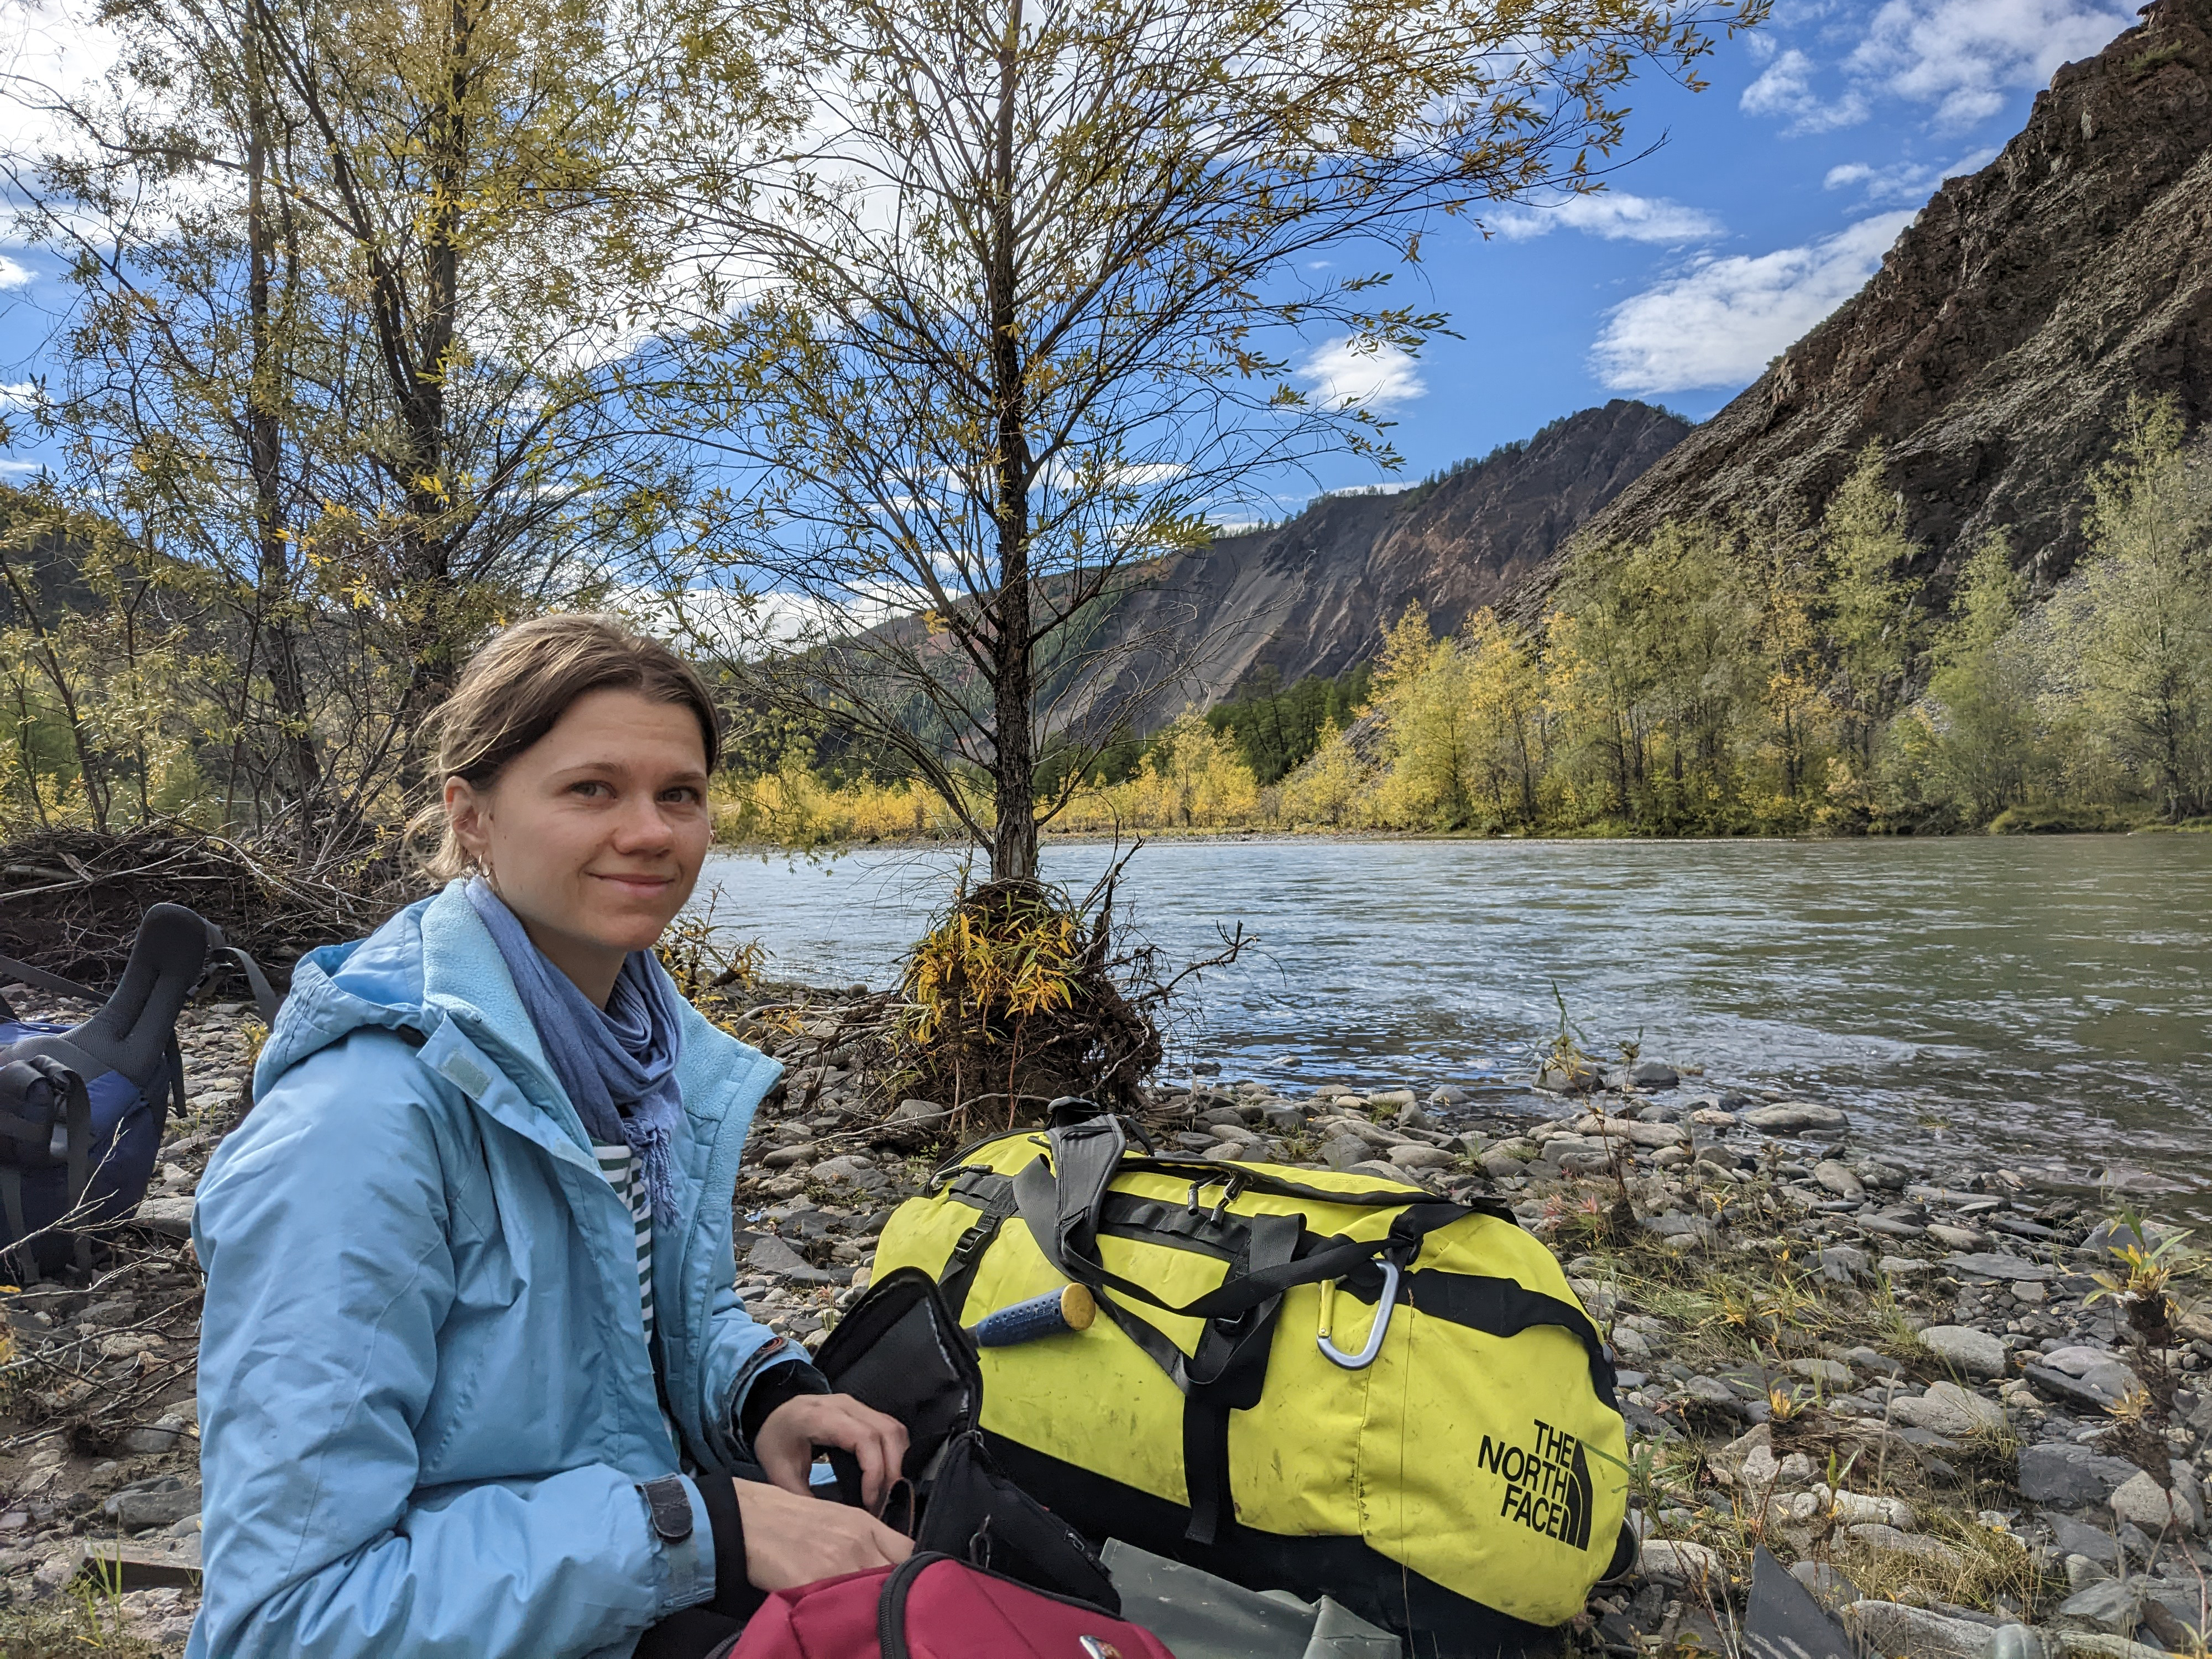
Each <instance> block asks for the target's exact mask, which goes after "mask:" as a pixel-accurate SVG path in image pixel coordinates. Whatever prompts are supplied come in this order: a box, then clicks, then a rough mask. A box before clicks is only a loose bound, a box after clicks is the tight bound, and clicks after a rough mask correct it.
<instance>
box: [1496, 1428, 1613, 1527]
mask: <svg viewBox="0 0 2212 1659" xmlns="http://www.w3.org/2000/svg"><path fill="white" fill-rule="evenodd" d="M1535 1427H1536V1434H1535V1440H1534V1444H1533V1445H1530V1446H1516V1445H1514V1444H1512V1443H1510V1442H1509V1441H1504V1440H1492V1438H1491V1437H1489V1436H1488V1435H1485V1436H1483V1437H1482V1449H1481V1450H1480V1452H1478V1453H1476V1454H1475V1462H1476V1464H1477V1467H1479V1468H1481V1469H1483V1470H1484V1471H1485V1472H1486V1473H1488V1474H1495V1475H1497V1476H1498V1477H1499V1478H1500V1479H1501V1480H1504V1483H1505V1497H1504V1502H1503V1503H1501V1504H1499V1505H1498V1516H1499V1517H1500V1518H1501V1519H1503V1518H1506V1517H1510V1518H1511V1519H1513V1520H1515V1521H1518V1522H1520V1523H1521V1524H1522V1526H1524V1527H1526V1528H1528V1529H1529V1530H1530V1531H1532V1532H1539V1533H1541V1534H1543V1535H1544V1536H1545V1537H1547V1538H1556V1539H1558V1540H1559V1542H1561V1543H1562V1544H1565V1545H1566V1546H1567V1547H1569V1548H1570V1549H1577V1550H1582V1549H1588V1548H1589V1534H1590V1475H1589V1462H1588V1461H1587V1460H1586V1459H1585V1458H1584V1457H1583V1443H1582V1442H1581V1441H1579V1440H1577V1439H1576V1438H1575V1437H1574V1436H1572V1435H1571V1434H1568V1433H1565V1431H1561V1430H1559V1429H1555V1428H1553V1426H1552V1425H1550V1424H1548V1423H1545V1422H1541V1421H1539V1422H1538V1423H1537V1424H1536V1425H1535Z"/></svg>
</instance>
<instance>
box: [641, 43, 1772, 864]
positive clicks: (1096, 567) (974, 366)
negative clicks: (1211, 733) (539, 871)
mask: <svg viewBox="0 0 2212 1659" xmlns="http://www.w3.org/2000/svg"><path fill="white" fill-rule="evenodd" d="M1764 9H1765V0H1692V3H1681V0H1296V3H1292V0H1085V3H1080V4H1078V3H1073V0H805V3H799V0H781V3H778V4H776V5H775V6H774V7H772V8H771V11H772V16H771V17H770V18H769V27H772V28H773V30H774V32H775V35H776V36H777V38H778V40H779V41H780V42H781V46H782V48H783V50H784V51H785V52H786V53H787V58H788V61H789V62H791V63H792V64H796V65H799V66H803V68H804V70H805V75H806V77H807V82H808V90H809V94H810V98H811V106H810V107H811V114H810V119H809V123H808V126H807V132H808V135H809V143H807V144H806V145H805V146H804V147H803V148H801V149H796V150H794V152H793V154H791V155H789V156H788V157H787V158H786V159H785V161H784V164H783V166H782V167H781V169H780V171H779V172H778V173H776V174H775V176H774V178H773V179H772V181H771V183H770V185H769V186H768V187H766V188H764V189H763V191H762V192H761V194H760V195H759V196H758V197H756V198H754V200H753V201H752V202H751V203H750V205H749V206H748V208H747V210H745V211H744V212H742V213H733V214H729V215H726V216H722V217H721V218H720V220H719V223H720V229H721V233H722V234H721V236H720V240H719V243H718V246H719V249H720V253H721V255H722V263H721V264H720V265H719V266H718V269H719V270H720V272H721V274H722V275H723V276H725V278H726V282H727V284H728V285H727V287H726V289H725V290H724V291H723V297H724V299H725V300H726V304H727V308H726V310H723V311H721V312H720V313H712V314H708V315H702V318H701V319H699V321H698V323H697V325H696V327H695V328H694V329H692V330H691V331H690V332H689V333H688V334H687V335H686V336H684V337H683V338H682V339H680V340H679V341H678V342H676V343H674V344H673V345H672V346H671V349H670V352H669V355H668V356H667V358H666V359H665V361H664V362H661V363H660V364H659V366H658V368H657V370H656V371H655V372H653V373H650V374H647V373H642V372H641V374H640V377H639V380H638V385H639V386H640V389H641V392H650V393H651V394H652V395H653V397H655V398H669V397H673V398H676V399H678V403H679V406H680V409H681V415H680V417H679V418H680V422H681V424H682V426H683V428H684V430H686V431H687V432H688V433H690V434H691V435H694V436H696V437H697V438H699V439H700V440H701V441H705V442H708V443H712V444H714V445H717V446H720V448H721V449H722V451H723V452H724V453H725V455H726V458H727V459H728V460H729V462H730V464H731V465H732V468H733V469H734V470H735V471H736V472H737V473H738V475H739V476H738V477H737V478H736V479H734V480H733V481H732V483H731V486H730V488H731V490H732V496H733V497H734V498H737V499H742V500H743V501H744V502H745V504H746V507H747V508H748V511H749V513H750V526H751V529H752V532H753V534H752V535H751V537H750V538H749V541H748V544H746V545H745V546H744V549H743V550H742V558H743V560H744V562H747V563H749V564H750V566H752V567H753V568H754V570H755V573H756V574H755V580H756V581H757V585H758V586H760V587H762V588H763V589H765V590H766V591H765V592H764V593H763V594H762V595H761V599H760V602H759V603H757V604H756V605H754V606H753V607H752V609H751V610H750V611H749V612H747V613H745V617H744V618H742V619H741V624H740V625H739V626H738V628H737V630H736V631H737V632H738V635H740V638H739V641H738V648H737V649H735V650H733V651H732V653H731V654H732V671H733V673H735V674H736V675H737V676H738V678H739V679H740V680H741V682H742V683H743V684H744V685H745V686H746V687H747V688H748V689H749V690H750V692H751V694H752V695H754V696H757V697H758V698H760V699H762V700H763V701H764V702H772V703H779V704H782V705H784V706H786V707H793V706H796V707H803V708H813V709H815V710H817V711H818V712H819V713H821V714H823V715H824V716H825V717H826V718H827V719H828V720H830V721H831V722H832V723H833V724H834V725H836V726H841V727H842V728H843V729H845V730H846V731H848V732H851V733H852V734H854V736H855V737H856V738H860V739H861V740H863V741H865V742H866V744H869V745H871V746H872V748H873V749H874V750H875V751H876V752H878V753H879V754H882V755H884V756H885V757H891V758H892V760H894V761H895V763H897V764H899V765H902V766H903V767H905V768H907V769H909V770H910V772H911V773H912V774H913V775H915V776H917V777H919V778H921V779H923V780H926V781H927V782H928V783H929V784H930V785H931V786H932V787H934V788H935V789H936V791H937V792H938V793H939V794H940V795H942V796H943V797H944V799H945V801H946V803H947V805H949V806H950V807H951V810H952V811H954V812H955V813H956V814H957V815H958V817H960V819H961V820H962V822H963V823H965V824H966V825H967V827H968V829H969V832H970V833H971V834H972V835H973V836H974V837H975V840H976V841H977V842H978V843H980V844H981V845H983V846H987V848H989V850H990V855H991V862H992V867H993V870H994V873H995V874H997V875H999V876H1000V877H1012V878H1025V877H1028V876H1030V875H1031V874H1033V873H1034V872H1035V870H1036V860H1037V833H1038V827H1039V824H1040V823H1041V821H1044V820H1048V819H1049V817H1051V816H1052V815H1053V813H1054V811H1057V810H1058V808H1059V807H1060V805H1064V803H1065V799H1066V792H1067V790H1068V789H1070V788H1071V787H1073V786H1074V784H1075V783H1076V782H1078V781H1080V780H1081V778H1082V776H1083V775H1084V771H1085V767H1084V765H1083V764H1082V763H1081V754H1082V752H1083V751H1085V749H1086V746H1087V745H1091V744H1096V743H1097V742H1099V741H1100V740H1102V739H1103V738H1105V737H1106V736H1108V735H1109V734H1110V732H1112V731H1113V730H1114V729H1115V728H1116V727H1117V726H1121V725H1123V724H1124V723H1125V722H1127V720H1130V719H1131V718H1133V705H1134V704H1135V703H1136V702H1139V700H1140V699H1141V698H1142V696H1144V694H1145V693H1146V690H1148V689H1150V682H1152V681H1155V680H1157V679H1158V677H1159V676H1158V671H1159V658H1158V653H1157V651H1156V649H1154V648H1153V647H1157V645H1158V641H1147V640H1143V639H1133V638H1132V637H1130V636H1129V635H1128V634H1127V632H1126V631H1125V630H1123V629H1121V628H1120V627H1118V626H1117V623H1116V619H1115V615H1114V611H1115V602H1116V600H1117V599H1118V598H1119V597H1120V596H1121V594H1122V593H1123V592H1125V591H1126V590H1127V587H1128V586H1130V585H1131V584H1132V583H1133V581H1135V580H1141V579H1142V578H1143V577H1144V576H1145V575H1146V573H1147V571H1148V570H1149V569H1150V568H1153V567H1154V565H1155V562H1157V561H1158V560H1160V559H1161V558H1162V557H1163V556H1166V555H1169V554H1171V553H1172V552H1174V551H1175V550H1178V549H1182V548H1186V547H1189V546H1191V545H1194V544H1199V543H1200V542H1202V541H1203V540H1204V539H1205V538H1206V537H1207V535H1208V534H1209V531H1208V527H1207V526H1208V520H1209V517H1210V516H1212V515H1214V514H1218V513H1220V512H1222V511H1223V510H1225V509H1228V508H1232V507H1234V506H1235V504H1237V502H1239V501H1243V500H1245V499H1247V498H1248V497H1249V493H1250V492H1251V490H1252V489H1254V488H1255V484H1254V481H1255V479H1256V478H1258V477H1261V475H1264V474H1268V473H1276V474H1279V471H1280V470H1281V469H1283V468H1285V467H1287V466H1291V465H1295V464H1297V463H1300V462H1303V461H1305V460H1307V459H1310V458H1312V457H1313V456H1315V455H1316V454H1318V453H1322V452H1324V451H1330V450H1337V451H1341V450H1345V449H1350V450H1352V451H1354V452H1357V453H1364V454H1366V455H1369V456H1371V457H1373V458H1374V459H1376V461H1377V462H1378V463H1380V464H1381V465H1384V466H1386V467H1388V466H1391V465H1395V456H1394V455H1393V454H1392V453H1391V452H1390V450H1389V441H1388V437H1387V434H1386V433H1385V431H1384V424H1385V423H1384V422H1382V421H1381V420H1379V419H1378V418H1377V413H1378V411H1377V410H1376V408H1375V407H1374V406H1373V404H1372V402H1371V400H1363V399H1362V398H1360V397H1359V396H1358V395H1357V394H1356V392H1353V391H1352V390H1351V389H1349V388H1346V387H1345V386H1342V385H1339V386H1335V387H1334V388H1331V387H1329V386H1321V387H1315V386H1311V385H1310V383H1309V384H1308V385H1307V386H1301V385H1300V381H1301V380H1302V379H1307V380H1309V381H1310V377H1302V376H1301V375H1300V374H1298V372H1297V365H1298V362H1299V360H1300V357H1301V354H1302V352H1303V351H1304V349H1305V345H1306V344H1307V343H1310V342H1313V341H1315V340H1317V339H1322V338H1328V339H1329V340H1331V341H1332V342H1333V343H1338V344H1340V348H1341V349H1344V350H1347V351H1349V352H1351V353H1352V354H1353V355H1355V356H1356V355H1358V354H1360V353H1367V354H1395V353H1401V352H1407V353H1410V352H1414V351H1417V350H1418V349H1419V347H1420V345H1421V343H1422V342H1423V341H1424V340H1425V338H1426V337H1429V336H1431V334H1432V333H1433V332H1434V331H1436V330H1437V329H1438V328H1439V327H1441V326H1442V325H1443V320H1444V319H1442V318H1440V317H1438V316H1437V315H1435V314H1434V313H1430V312H1427V311H1425V310H1423V309H1421V308H1419V307H1418V306H1416V305H1413V304H1408V303H1404V302H1401V301H1398V300H1397V299H1395V297H1394V294H1393V290H1392V288H1391V285H1390V278H1391V276H1392V275H1393V274H1394V268H1402V267H1403V266H1404V265H1406V264H1411V263H1412V262H1413V261H1414V260H1415V259H1416V258H1417V256H1418V252H1419V245H1420V240H1421V236H1422V234H1423V232H1424V230H1425V228H1428V227H1430V226H1431V225H1432V224H1433V223H1434V222H1436V220H1437V216H1439V215H1452V214H1474V213H1478V212H1479V210H1480V209H1482V208H1483V207H1484V206H1485V205H1486V204H1494V203H1503V202H1510V201H1522V200H1527V199H1529V198H1531V197H1541V196H1545V195H1556V194H1557V193H1559V192H1560V191H1569V192H1571V191H1579V190H1585V189H1591V188H1595V187H1596V186H1597V185H1598V183H1599V179H1598V178H1597V173H1596V169H1595V167H1594V163H1595V161H1597V160H1598V159H1599V158H1601V157H1603V156H1605V155H1607V154H1608V153H1610V152H1611V151H1612V150H1613V149H1614V148H1615V147H1616V146H1617V145H1618V144H1619V143H1620V141H1621V139H1622V137H1623V133H1624V124H1625V121H1626V115H1627V110H1626V106H1625V104H1624V102H1623V98H1624V94H1625V92H1626V88H1627V87H1628V85H1629V82H1630V81H1631V79H1632V76H1633V74H1634V73H1635V72H1636V71H1637V70H1639V69H1640V68H1643V67H1645V66H1656V67H1660V68H1662V69H1664V70H1668V71H1670V72H1673V73H1676V74H1679V75H1681V76H1685V77H1688V78H1690V79H1692V82H1694V76H1693V73H1692V71H1693V69H1694V66H1695V64H1696V62H1697V60H1698V59H1699V58H1700V57H1701V55H1702V54H1703V53H1704V52H1705V51H1706V50H1707V49H1708V46H1709V42H1710V37H1711V33H1712V31H1713V30H1714V29H1716V28H1717V27H1729V28H1733V27H1739V26H1741V25H1743V24H1745V23H1747V22H1750V21H1755V17H1756V15H1758V14H1759V13H1761V12H1763V10H1764ZM696 619H697V620H698V621H699V622H700V623H701V626H702V632H719V633H720V635H722V636H723V637H724V638H725V639H726V638H727V636H728V635H729V634H730V632H731V630H732V622H731V617H730V616H729V615H728V614H726V612H723V613H709V614H703V615H700V616H698V617H697V618H696ZM1071 748H1072V749H1073V750H1076V751H1077V757H1076V759H1075V761H1074V762H1073V763H1071V762H1070V759H1069V756H1068V754H1067V752H1066V751H1067V750H1070V749H1071ZM1047 750H1059V751H1060V752H1059V753H1057V754H1048V753H1047V752H1046V751H1047ZM1047 762H1049V763H1050V764H1049V769H1048V775H1049V776H1051V777H1053V778H1055V779H1059V780H1060V782H1059V783H1057V784H1055V785H1054V786H1052V787H1051V788H1049V789H1048V792H1047V793H1046V796H1045V798H1044V799H1042V800H1041V799H1039V790H1038V780H1039V777H1040V775H1041V769H1043V767H1044V765H1045V763H1047Z"/></svg>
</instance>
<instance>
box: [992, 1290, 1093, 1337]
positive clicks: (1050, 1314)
mask: <svg viewBox="0 0 2212 1659" xmlns="http://www.w3.org/2000/svg"><path fill="white" fill-rule="evenodd" d="M1097 1310H1098V1309H1097V1304H1096V1303H1095V1302H1093V1301H1092V1300H1091V1292H1090V1291H1086V1290H1085V1289H1084V1288H1083V1286H1082V1285H1067V1286H1066V1287H1065V1288H1064V1289H1061V1290H1057V1291H1046V1292H1045V1294H1044V1295H1042V1296H1033V1297H1030V1299H1029V1300H1028V1301H1026V1302H1017V1303H1015V1304H1013V1305H1012V1307H1010V1308H1001V1309H1000V1310H998V1311H997V1312H996V1313H991V1314H986V1315H985V1316H983V1317H982V1319H981V1321H980V1322H977V1324H976V1326H975V1329H974V1330H973V1331H972V1332H971V1333H970V1334H971V1335H973V1336H974V1337H975V1346H977V1347H979V1348H1006V1347H1012V1346H1013V1345H1014V1344H1015V1343H1017V1342H1029V1341H1033V1340H1035V1339H1036V1338H1038V1337H1040V1336H1058V1335H1060V1334H1061V1333H1063V1332H1066V1331H1080V1330H1087V1329H1089V1328H1090V1325H1091V1319H1092V1318H1093V1317H1094V1316H1096V1315H1097Z"/></svg>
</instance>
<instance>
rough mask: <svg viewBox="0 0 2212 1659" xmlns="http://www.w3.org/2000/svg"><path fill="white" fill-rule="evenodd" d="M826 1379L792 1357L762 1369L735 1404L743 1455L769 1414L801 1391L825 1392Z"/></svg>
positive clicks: (751, 1450)
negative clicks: (736, 1405) (743, 1397)
mask: <svg viewBox="0 0 2212 1659" xmlns="http://www.w3.org/2000/svg"><path fill="white" fill-rule="evenodd" d="M828 1393H829V1378H828V1377H826V1376H823V1375H822V1373H821V1372H820V1371H817V1370H815V1369H814V1367H813V1366H811V1365H810V1364H807V1363H806V1362H805V1360H803V1359H799V1360H792V1361H788V1362H787V1363H785V1364H781V1365H777V1366H775V1367H773V1368H772V1369H770V1370H765V1371H763V1372H762V1373H761V1374H760V1375H759V1376H757V1377H755V1378H754V1379H753V1385H752V1387H750V1389H746V1390H745V1400H744V1405H742V1406H741V1407H738V1420H737V1423H736V1424H735V1425H734V1426H735V1427H736V1429H737V1431H738V1444H739V1445H741V1446H743V1447H744V1449H745V1455H746V1456H747V1457H751V1456H752V1455H753V1441H754V1439H755V1438H756V1437H757V1436H758V1435H759V1433H760V1431H761V1425H762V1424H763V1423H765V1422H767V1421H768V1419H769V1413H771V1412H773V1411H775V1408H776V1407H778V1406H781V1405H784V1404H786V1403H787V1402H788V1401H793V1400H796V1399H798V1398H799V1395H803V1394H828Z"/></svg>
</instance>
